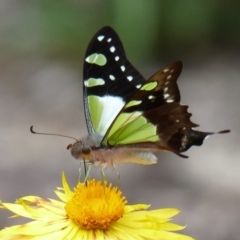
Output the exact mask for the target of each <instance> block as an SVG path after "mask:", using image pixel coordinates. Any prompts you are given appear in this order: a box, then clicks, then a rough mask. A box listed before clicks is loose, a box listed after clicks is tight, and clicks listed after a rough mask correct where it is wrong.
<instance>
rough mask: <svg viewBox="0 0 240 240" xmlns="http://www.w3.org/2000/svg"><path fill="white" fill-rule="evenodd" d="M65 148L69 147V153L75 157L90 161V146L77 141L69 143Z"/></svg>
mask: <svg viewBox="0 0 240 240" xmlns="http://www.w3.org/2000/svg"><path fill="white" fill-rule="evenodd" d="M67 149H68V150H70V149H71V154H72V156H73V157H74V158H76V159H86V160H89V161H91V152H92V150H91V148H90V147H89V146H88V145H85V144H83V142H82V141H77V142H75V143H74V144H69V145H68V146H67Z"/></svg>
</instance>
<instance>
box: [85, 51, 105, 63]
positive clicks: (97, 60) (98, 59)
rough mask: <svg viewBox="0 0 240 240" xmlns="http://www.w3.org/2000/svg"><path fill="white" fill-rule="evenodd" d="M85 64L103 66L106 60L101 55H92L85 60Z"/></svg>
mask: <svg viewBox="0 0 240 240" xmlns="http://www.w3.org/2000/svg"><path fill="white" fill-rule="evenodd" d="M85 61H86V62H88V63H91V64H97V65H99V66H104V65H105V64H106V63H107V59H106V57H105V56H104V55H103V54H101V53H100V54H98V53H93V54H91V55H90V56H88V57H87V58H86V59H85Z"/></svg>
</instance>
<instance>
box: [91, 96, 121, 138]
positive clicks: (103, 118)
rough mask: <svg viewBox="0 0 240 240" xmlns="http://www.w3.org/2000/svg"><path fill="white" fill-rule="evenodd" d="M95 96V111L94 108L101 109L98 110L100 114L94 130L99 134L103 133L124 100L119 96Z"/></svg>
mask: <svg viewBox="0 0 240 240" xmlns="http://www.w3.org/2000/svg"><path fill="white" fill-rule="evenodd" d="M95 97H96V98H97V99H98V103H97V106H95V107H94V108H95V111H96V109H102V112H99V114H100V116H99V121H98V126H96V128H97V129H96V130H97V131H98V133H99V134H100V135H105V133H106V131H107V130H108V128H109V127H110V125H111V124H112V122H113V120H114V119H115V118H116V116H117V114H118V113H119V112H120V110H121V109H122V108H123V106H124V104H125V102H124V101H123V100H122V98H120V97H113V96H104V97H98V96H95Z"/></svg>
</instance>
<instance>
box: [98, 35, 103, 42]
mask: <svg viewBox="0 0 240 240" xmlns="http://www.w3.org/2000/svg"><path fill="white" fill-rule="evenodd" d="M104 38H105V36H104V35H101V36H98V37H97V39H98V41H99V42H101V41H102V40H103V39H104Z"/></svg>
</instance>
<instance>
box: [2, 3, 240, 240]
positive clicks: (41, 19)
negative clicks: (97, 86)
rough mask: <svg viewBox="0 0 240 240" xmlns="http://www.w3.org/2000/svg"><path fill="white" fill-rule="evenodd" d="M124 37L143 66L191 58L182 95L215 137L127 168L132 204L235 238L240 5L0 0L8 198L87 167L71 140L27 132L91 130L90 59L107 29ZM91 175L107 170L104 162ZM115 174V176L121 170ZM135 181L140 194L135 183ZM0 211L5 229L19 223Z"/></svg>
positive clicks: (201, 231) (191, 228) (204, 235)
mask: <svg viewBox="0 0 240 240" xmlns="http://www.w3.org/2000/svg"><path fill="white" fill-rule="evenodd" d="M105 25H109V26H111V27H113V28H114V29H115V30H116V32H117V33H118V34H119V36H120V38H121V40H122V42H123V45H124V47H125V50H126V53H127V56H128V59H129V60H130V61H131V62H132V63H133V65H134V66H135V67H136V68H137V69H138V70H139V71H140V72H141V73H142V74H143V75H144V76H146V78H147V77H149V76H150V75H152V74H153V73H154V72H156V71H158V70H159V69H160V68H162V67H164V66H165V65H167V64H170V63H172V62H174V61H176V60H182V61H183V64H184V68H183V72H182V74H181V76H180V79H179V81H178V85H179V88H180V91H181V96H182V102H183V103H184V104H187V105H189V107H190V112H192V113H193V117H192V120H193V121H194V122H197V123H199V124H200V125H201V126H202V128H201V130H205V131H219V130H222V129H228V128H230V129H231V131H232V132H231V133H230V134H226V135H215V136H213V137H211V138H210V139H208V140H207V141H205V143H204V145H203V146H202V147H201V148H197V147H195V148H192V149H190V150H189V151H188V152H187V155H189V159H181V158H179V157H178V156H175V155H174V154H171V153H160V154H159V159H160V161H159V163H158V164H157V165H154V166H147V167H146V166H139V165H131V164H125V165H119V166H117V169H118V171H119V172H120V173H121V189H122V191H123V193H124V194H125V195H126V196H127V198H128V200H129V203H131V204H133V203H140V202H143V203H151V204H152V207H153V208H161V207H176V208H180V209H181V210H182V213H181V214H180V215H179V216H178V217H177V218H176V219H175V222H176V221H178V222H179V223H181V224H183V225H185V224H187V228H186V229H185V230H184V233H186V234H189V235H192V236H193V237H195V238H196V239H211V240H229V239H231V240H238V239H239V222H240V187H239V185H240V174H239V172H240V161H239V160H240V159H239V156H240V148H239V141H240V124H239V118H240V107H239V102H240V94H239V92H240V82H239V81H240V77H239V76H240V3H239V1H223V0H222V1H221V0H219V1H190V0H179V1H173V0H172V1H170V0H169V1H167V0H151V1H150V0H131V1H130V0H128V1H127V0H102V1H100V0H98V1H97V0H92V1H90V0H68V1H66V0H65V1H63V0H58V1H53V0H38V1H30V0H2V1H0V66H1V67H0V152H1V161H0V199H1V200H2V201H7V202H14V201H15V199H16V198H19V197H21V196H23V195H39V196H41V197H45V198H48V197H51V198H56V197H55V195H54V193H53V189H55V188H56V187H57V186H59V185H60V175H61V172H62V171H65V172H66V175H67V177H68V179H69V182H70V183H71V184H72V186H74V184H76V182H77V179H78V168H79V164H78V162H77V161H75V160H73V159H72V157H71V156H70V153H69V152H68V151H66V150H65V147H66V146H67V145H68V144H69V143H70V142H69V140H68V139H62V138H54V137H46V136H36V135H32V134H30V132H29V127H30V126H31V125H34V127H35V130H36V131H42V132H50V133H51V132H56V133H60V134H66V135H70V136H73V137H77V138H80V137H82V136H85V135H86V134H87V130H86V125H85V119H84V113H83V103H82V89H81V88H82V70H83V69H82V65H83V58H84V54H85V51H86V48H87V45H88V43H89V41H90V40H91V38H92V36H93V35H94V34H95V33H96V32H97V31H98V30H99V29H100V28H101V27H103V26H105ZM93 176H97V177H100V174H99V169H93ZM106 176H107V179H109V180H110V181H113V182H114V183H116V182H117V176H116V173H115V172H114V171H111V170H110V171H106ZM133 189H134V191H133ZM8 216H9V213H7V212H4V211H2V210H1V211H0V229H1V228H3V227H5V226H9V225H11V224H12V223H13V222H14V223H21V222H22V221H21V220H17V219H14V220H13V219H11V220H9V219H7V217H8Z"/></svg>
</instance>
